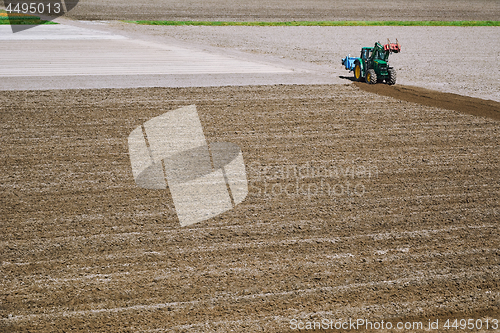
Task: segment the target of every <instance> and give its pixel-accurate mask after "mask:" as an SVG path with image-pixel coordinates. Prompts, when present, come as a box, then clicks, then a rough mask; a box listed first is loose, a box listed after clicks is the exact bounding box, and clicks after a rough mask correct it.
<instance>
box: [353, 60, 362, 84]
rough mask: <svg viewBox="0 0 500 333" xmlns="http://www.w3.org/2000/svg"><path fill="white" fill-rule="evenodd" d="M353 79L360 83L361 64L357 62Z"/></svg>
mask: <svg viewBox="0 0 500 333" xmlns="http://www.w3.org/2000/svg"><path fill="white" fill-rule="evenodd" d="M354 78H355V79H356V81H361V64H360V63H359V62H358V63H356V66H355V67H354Z"/></svg>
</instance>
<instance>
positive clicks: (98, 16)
mask: <svg viewBox="0 0 500 333" xmlns="http://www.w3.org/2000/svg"><path fill="white" fill-rule="evenodd" d="M68 1H69V2H71V1H72V0H68ZM69 2H67V3H69ZM499 12H500V4H499V3H498V1H494V0H473V1H470V0H454V1H448V0H438V1H435V0H418V1H409V0H393V1H362V0H340V1H330V0H307V1H303V0H268V1H260V0H250V1H234V0H210V1H205V0H182V1H181V0H167V1H165V0H146V1H140V2H137V1H136V2H133V1H128V0H107V1H102V0H99V1H98V0H80V1H79V2H78V5H77V6H76V7H75V8H74V9H73V10H72V11H70V12H69V13H68V14H67V15H66V16H67V17H71V18H76V19H79V20H211V21H213V20H226V21H227V20H234V21H248V20H250V21H293V20H295V21H298V20H312V21H316V20H396V21H400V20H413V21H415V20H444V21H450V20H498V18H499V15H498V13H499Z"/></svg>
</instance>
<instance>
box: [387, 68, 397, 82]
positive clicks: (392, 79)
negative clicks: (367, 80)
mask: <svg viewBox="0 0 500 333" xmlns="http://www.w3.org/2000/svg"><path fill="white" fill-rule="evenodd" d="M387 73H389V77H388V78H387V79H386V80H385V82H387V84H389V85H391V86H392V85H393V84H396V70H395V69H394V68H389V69H388V70H387Z"/></svg>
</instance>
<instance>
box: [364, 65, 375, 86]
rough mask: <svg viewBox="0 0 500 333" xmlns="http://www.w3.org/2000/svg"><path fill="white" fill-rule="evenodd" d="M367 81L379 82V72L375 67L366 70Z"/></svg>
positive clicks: (371, 82) (370, 82)
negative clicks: (376, 71)
mask: <svg viewBox="0 0 500 333" xmlns="http://www.w3.org/2000/svg"><path fill="white" fill-rule="evenodd" d="M366 82H367V83H369V84H375V83H377V73H375V70H374V69H369V70H368V71H367V72H366Z"/></svg>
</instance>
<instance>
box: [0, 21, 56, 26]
mask: <svg viewBox="0 0 500 333" xmlns="http://www.w3.org/2000/svg"><path fill="white" fill-rule="evenodd" d="M7 24H8V25H24V24H32V25H38V24H59V23H56V22H52V21H44V20H10V21H9V20H0V25H7Z"/></svg>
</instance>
